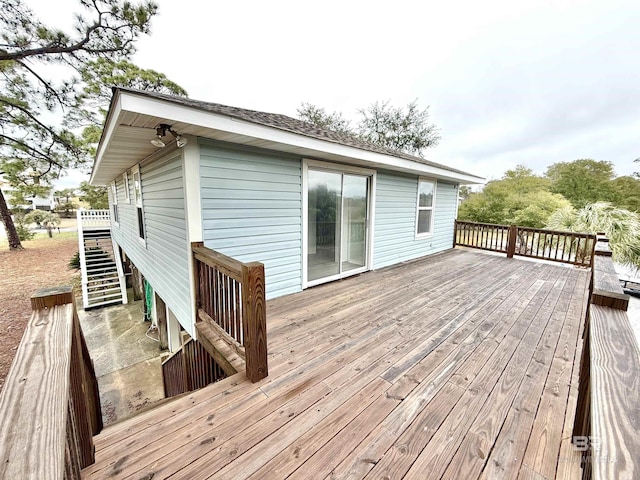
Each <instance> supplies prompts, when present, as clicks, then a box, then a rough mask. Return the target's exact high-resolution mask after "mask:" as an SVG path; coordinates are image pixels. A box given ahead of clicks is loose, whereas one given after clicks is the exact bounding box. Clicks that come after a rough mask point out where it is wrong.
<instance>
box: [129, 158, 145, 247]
mask: <svg viewBox="0 0 640 480" xmlns="http://www.w3.org/2000/svg"><path fill="white" fill-rule="evenodd" d="M136 176H137V177H138V187H139V188H136ZM131 178H132V179H133V200H134V203H135V206H136V214H135V223H136V228H137V230H138V240H139V241H140V243H142V245H144V246H145V247H146V246H147V225H146V222H145V218H144V202H143V198H142V197H143V195H142V176H141V175H140V165H136V166H135V167H133V168H132V169H131ZM138 190H139V192H138ZM141 229H142V230H141Z"/></svg>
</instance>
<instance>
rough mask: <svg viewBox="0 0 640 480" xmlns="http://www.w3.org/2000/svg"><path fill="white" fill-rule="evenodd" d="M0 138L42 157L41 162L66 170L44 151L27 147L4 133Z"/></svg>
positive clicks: (0, 134)
mask: <svg viewBox="0 0 640 480" xmlns="http://www.w3.org/2000/svg"><path fill="white" fill-rule="evenodd" d="M0 138H4V139H5V140H8V141H9V142H11V143H15V144H17V145H20V146H21V147H23V148H25V149H26V150H29V151H31V152H32V153H34V154H36V155H38V156H39V157H40V158H39V159H40V160H43V161H45V162H48V163H49V164H50V165H51V164H53V165H55V166H56V167H58V168H60V169H62V168H64V167H63V166H62V165H61V164H60V163H58V162H56V161H55V160H54V159H53V158H51V155H49V154H47V153H44V152H42V151H40V150H38V149H36V148H34V147H32V146H30V145H27V144H26V143H24V142H23V141H21V140H18V139H16V138H13V137H10V136H8V135H5V134H3V133H0Z"/></svg>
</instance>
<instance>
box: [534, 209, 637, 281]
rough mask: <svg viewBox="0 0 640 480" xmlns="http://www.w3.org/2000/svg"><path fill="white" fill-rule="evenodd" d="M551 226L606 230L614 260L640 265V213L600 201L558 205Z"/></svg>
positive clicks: (548, 222) (578, 229) (633, 265)
mask: <svg viewBox="0 0 640 480" xmlns="http://www.w3.org/2000/svg"><path fill="white" fill-rule="evenodd" d="M546 227H547V228H551V229H554V230H563V231H570V232H587V233H599V232H604V233H605V234H606V235H607V237H608V238H609V245H610V246H611V250H612V251H613V260H614V261H616V262H618V263H621V264H624V265H629V266H632V267H634V268H635V269H636V270H638V269H640V214H638V213H637V212H631V211H629V210H626V209H623V208H618V207H615V206H614V205H612V204H610V203H608V202H596V203H591V204H588V205H585V206H584V207H583V208H581V209H575V208H573V207H571V206H568V207H564V208H561V209H558V210H557V211H556V212H554V213H553V214H552V215H551V216H550V217H549V219H548V221H547V224H546Z"/></svg>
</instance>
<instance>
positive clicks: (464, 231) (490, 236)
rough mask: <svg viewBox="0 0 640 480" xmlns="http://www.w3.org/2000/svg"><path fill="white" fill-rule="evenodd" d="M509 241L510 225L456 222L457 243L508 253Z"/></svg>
mask: <svg viewBox="0 0 640 480" xmlns="http://www.w3.org/2000/svg"><path fill="white" fill-rule="evenodd" d="M508 243H509V227H508V226H506V225H494V224H491V223H473V222H460V221H457V220H456V222H455V235H454V239H453V244H454V247H455V246H456V245H460V246H464V247H470V248H479V249H480V250H489V251H491V252H500V253H507V245H508Z"/></svg>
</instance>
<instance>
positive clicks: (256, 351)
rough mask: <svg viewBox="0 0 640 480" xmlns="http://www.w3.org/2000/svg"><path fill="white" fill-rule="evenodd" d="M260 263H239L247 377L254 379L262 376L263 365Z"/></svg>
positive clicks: (264, 330) (264, 317)
mask: <svg viewBox="0 0 640 480" xmlns="http://www.w3.org/2000/svg"><path fill="white" fill-rule="evenodd" d="M264 289H265V278H264V265H263V264H261V263H258V262H252V263H247V264H244V265H243V266H242V297H243V317H244V321H243V325H242V328H243V334H244V348H245V354H246V368H247V370H246V372H247V378H249V380H251V381H252V382H257V381H259V380H262V379H263V378H265V377H266V376H267V375H268V374H269V372H268V368H267V309H266V301H265V290H264Z"/></svg>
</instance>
